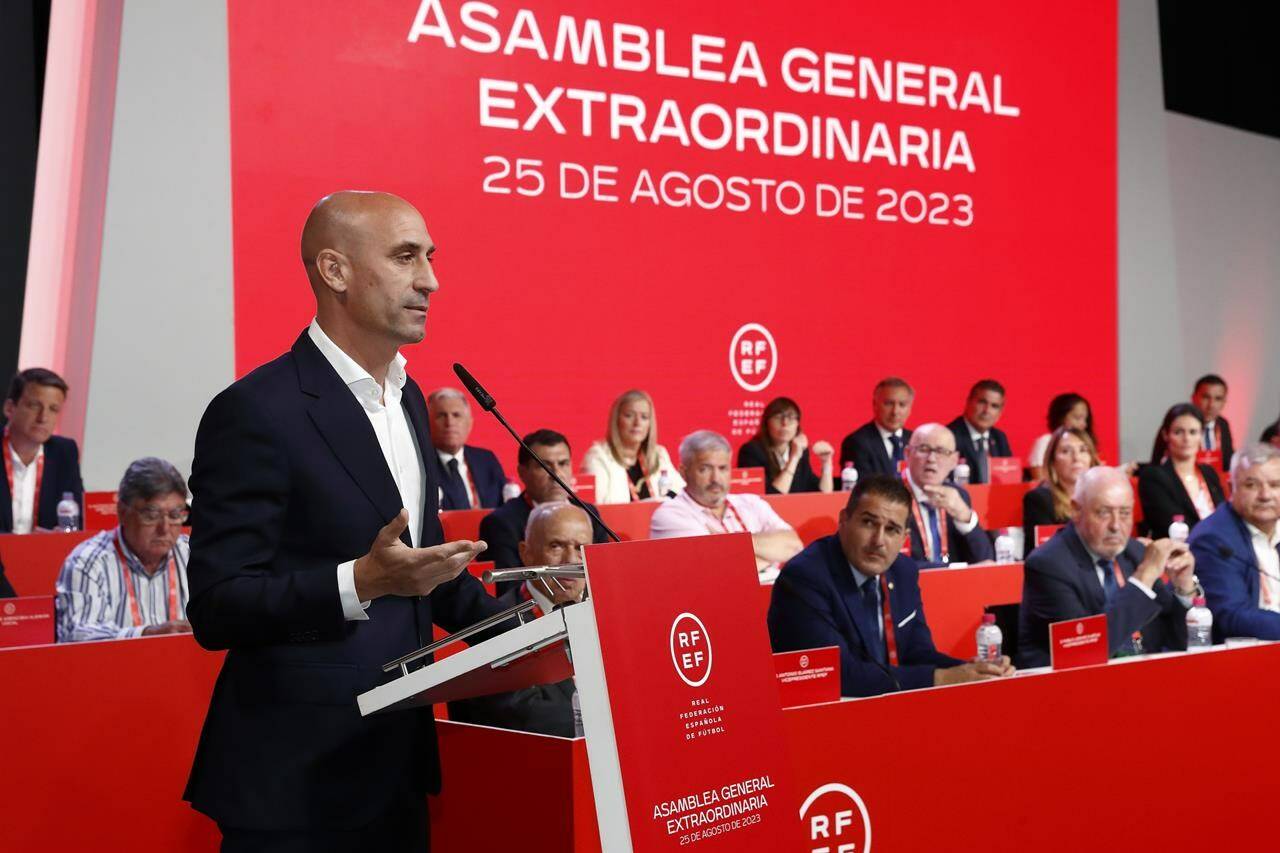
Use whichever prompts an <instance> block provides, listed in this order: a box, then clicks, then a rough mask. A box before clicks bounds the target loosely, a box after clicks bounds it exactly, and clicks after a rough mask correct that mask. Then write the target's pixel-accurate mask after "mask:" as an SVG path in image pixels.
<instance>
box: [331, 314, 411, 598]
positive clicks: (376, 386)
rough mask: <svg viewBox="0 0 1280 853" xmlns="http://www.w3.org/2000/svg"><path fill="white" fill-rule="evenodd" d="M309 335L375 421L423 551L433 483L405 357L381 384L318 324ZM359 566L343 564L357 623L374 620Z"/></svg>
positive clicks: (344, 594) (341, 586)
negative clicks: (407, 408)
mask: <svg viewBox="0 0 1280 853" xmlns="http://www.w3.org/2000/svg"><path fill="white" fill-rule="evenodd" d="M307 334H308V335H310V336H311V340H312V342H313V343H314V344H315V345H316V347H317V348H318V349H319V350H320V353H321V355H323V356H324V357H325V360H326V361H328V362H329V364H330V365H331V366H332V367H333V369H334V370H335V371H336V372H337V374H338V376H339V378H341V379H342V381H343V382H344V383H346V386H347V388H348V389H349V390H350V391H351V394H352V396H354V397H355V398H356V401H357V402H359V403H360V408H362V409H364V413H365V414H366V415H367V416H368V417H369V423H370V424H371V425H372V426H373V432H374V435H376V436H377V437H378V447H379V448H381V450H382V458H383V459H385V460H386V462H387V469H388V471H389V472H390V473H391V479H393V480H394V481H395V484H396V488H397V489H398V490H399V491H400V500H401V502H402V503H403V506H404V508H405V509H406V510H408V511H409V540H410V542H411V543H412V544H413V547H415V548H416V547H418V539H419V538H420V536H421V532H422V515H423V512H424V511H425V509H426V504H425V502H424V495H423V493H422V484H423V483H425V482H426V480H427V472H426V470H425V469H424V468H423V465H422V454H421V452H420V449H419V447H418V441H417V439H416V438H414V435H413V428H412V427H411V426H410V424H409V419H408V418H407V417H406V416H405V412H404V407H403V406H401V405H400V397H401V394H402V392H403V389H404V384H405V382H406V381H407V379H408V374H407V373H405V369H404V366H405V364H406V361H405V357H404V356H403V355H401V354H400V353H396V357H395V360H394V361H392V362H391V366H390V367H389V368H388V369H387V375H386V377H385V381H384V382H379V381H377V380H375V379H374V378H373V377H372V376H370V375H369V372H368V371H367V370H365V369H364V368H363V367H361V366H360V365H358V364H356V362H355V360H354V359H352V358H351V356H349V355H347V354H346V353H345V352H343V351H342V350H341V349H340V348H339V347H338V345H337V344H335V343H334V342H333V341H332V340H330V338H329V336H328V335H326V334H325V333H324V330H323V329H321V328H320V324H319V323H318V322H317V321H315V320H312V321H311V327H310V328H309V329H308V330H307ZM355 565H356V561H355V560H348V561H347V562H345V563H342V564H341V565H339V566H338V596H339V598H340V599H341V601H342V615H343V616H344V617H346V618H347V619H351V620H360V619H368V618H369V614H368V613H366V612H365V609H366V608H367V607H368V606H369V602H367V601H361V600H360V598H359V596H358V595H356V580H355Z"/></svg>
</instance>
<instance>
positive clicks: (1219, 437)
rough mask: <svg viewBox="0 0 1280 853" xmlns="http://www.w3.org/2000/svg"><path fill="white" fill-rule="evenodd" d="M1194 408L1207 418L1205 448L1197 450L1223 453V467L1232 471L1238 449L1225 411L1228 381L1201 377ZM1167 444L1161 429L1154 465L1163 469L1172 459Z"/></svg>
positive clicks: (1153, 453) (1214, 376)
mask: <svg viewBox="0 0 1280 853" xmlns="http://www.w3.org/2000/svg"><path fill="white" fill-rule="evenodd" d="M1191 404H1192V405H1193V406H1195V407H1196V408H1197V409H1198V410H1199V411H1200V414H1201V415H1203V416H1204V424H1203V431H1202V433H1201V436H1202V442H1201V447H1198V448H1196V449H1197V450H1201V449H1203V450H1220V451H1222V465H1223V467H1224V468H1229V467H1230V466H1231V455H1232V454H1233V453H1235V445H1234V443H1233V442H1232V440H1231V424H1229V423H1227V419H1226V418H1224V417H1222V409H1223V407H1224V406H1226V404H1227V381H1226V380H1225V379H1223V378H1222V377H1221V376H1218V375H1217V374H1214V373H1209V374H1206V375H1204V376H1201V377H1200V378H1199V379H1197V380H1196V384H1195V387H1194V388H1192V390H1191ZM1167 443H1168V439H1167V438H1166V437H1165V434H1164V427H1161V428H1160V430H1159V431H1158V432H1157V433H1156V439H1155V442H1154V443H1153V444H1152V447H1151V464H1152V465H1159V464H1160V463H1161V462H1162V461H1163V460H1164V458H1165V457H1166V456H1167V455H1168V449H1167Z"/></svg>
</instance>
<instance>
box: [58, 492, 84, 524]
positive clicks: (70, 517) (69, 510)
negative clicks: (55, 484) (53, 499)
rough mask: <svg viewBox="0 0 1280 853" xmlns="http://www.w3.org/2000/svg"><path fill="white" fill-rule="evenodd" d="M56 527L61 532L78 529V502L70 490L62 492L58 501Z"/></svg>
mask: <svg viewBox="0 0 1280 853" xmlns="http://www.w3.org/2000/svg"><path fill="white" fill-rule="evenodd" d="M58 529H59V530H61V531H62V532H63V533H70V532H71V531H73V530H79V529H80V504H78V503H76V496H75V495H73V494H71V492H63V493H62V500H60V501H58Z"/></svg>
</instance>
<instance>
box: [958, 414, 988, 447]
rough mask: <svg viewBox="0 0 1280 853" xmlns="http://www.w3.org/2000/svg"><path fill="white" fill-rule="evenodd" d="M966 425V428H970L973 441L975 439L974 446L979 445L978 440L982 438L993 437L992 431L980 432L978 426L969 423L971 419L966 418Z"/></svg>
mask: <svg viewBox="0 0 1280 853" xmlns="http://www.w3.org/2000/svg"><path fill="white" fill-rule="evenodd" d="M964 425H965V426H967V427H968V428H969V437H970V438H971V439H973V442H974V444H977V443H978V439H980V438H990V436H991V431H990V430H987V431H986V432H979V431H978V428H977V427H976V426H974V425H973V424H971V423H969V419H968V418H965V419H964Z"/></svg>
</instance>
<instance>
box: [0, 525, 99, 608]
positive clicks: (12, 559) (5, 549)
mask: <svg viewBox="0 0 1280 853" xmlns="http://www.w3.org/2000/svg"><path fill="white" fill-rule="evenodd" d="M95 533H97V531H95V530H79V531H76V532H75V533H26V534H20V533H4V534H0V562H3V563H4V573H5V576H6V577H8V578H9V582H10V583H11V584H13V589H14V591H15V592H17V593H18V595H53V593H54V587H55V586H56V585H57V583H58V571H59V570H60V569H61V568H62V563H63V561H64V560H66V559H67V555H68V554H70V553H71V550H72V549H73V548H75V547H76V546H77V545H79V544H80V543H81V542H83V541H84V540H86V539H88V538H89V537H90V536H93V535H94V534H95Z"/></svg>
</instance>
